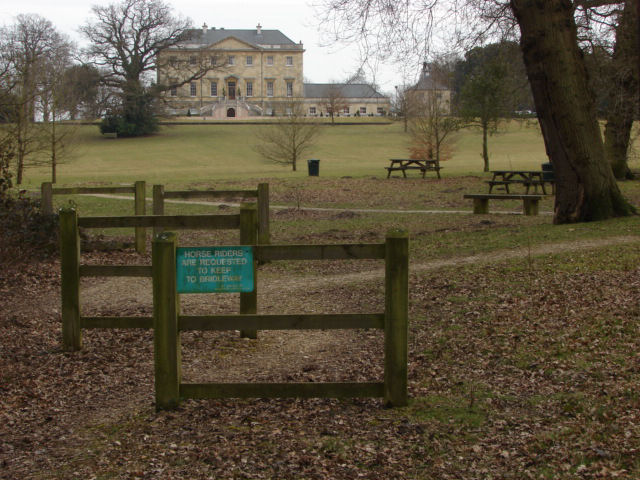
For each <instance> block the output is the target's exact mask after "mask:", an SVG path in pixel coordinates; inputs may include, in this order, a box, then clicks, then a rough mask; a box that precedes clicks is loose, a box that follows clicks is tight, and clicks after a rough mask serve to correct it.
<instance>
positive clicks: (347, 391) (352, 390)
mask: <svg viewBox="0 0 640 480" xmlns="http://www.w3.org/2000/svg"><path fill="white" fill-rule="evenodd" d="M179 394H180V396H181V397H183V398H192V399H205V398H358V397H382V396H384V383H382V382H369V383H365V382H361V383H360V382H358V383H348V382H344V383H343V382H338V383H328V382H327V383H181V384H180V389H179Z"/></svg>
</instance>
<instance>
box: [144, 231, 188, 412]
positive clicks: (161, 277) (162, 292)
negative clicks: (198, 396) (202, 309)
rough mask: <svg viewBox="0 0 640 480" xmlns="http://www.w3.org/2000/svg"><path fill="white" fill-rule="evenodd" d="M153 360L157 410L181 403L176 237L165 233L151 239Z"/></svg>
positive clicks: (170, 407) (173, 406) (174, 406)
mask: <svg viewBox="0 0 640 480" xmlns="http://www.w3.org/2000/svg"><path fill="white" fill-rule="evenodd" d="M151 258H152V270H153V345H154V351H153V359H154V368H155V387H156V410H168V409H172V408H176V407H177V406H178V405H179V404H180V377H181V364H180V332H179V331H178V294H177V290H176V234H175V233H172V232H165V233H162V234H160V235H158V236H157V237H155V238H154V239H153V242H152V247H151Z"/></svg>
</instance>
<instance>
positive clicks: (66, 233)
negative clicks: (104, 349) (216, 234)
mask: <svg viewBox="0 0 640 480" xmlns="http://www.w3.org/2000/svg"><path fill="white" fill-rule="evenodd" d="M255 211H256V207H255V205H251V204H249V205H243V206H242V208H241V209H240V214H238V215H180V216H152V215H147V216H144V217H142V216H130V217H78V214H77V212H76V211H75V210H74V209H72V208H64V209H61V210H60V265H61V283H62V291H61V295H62V345H63V348H64V349H65V350H69V351H74V350H79V349H81V348H82V329H83V328H153V317H87V316H81V313H80V277H151V276H152V268H151V265H82V264H80V234H79V227H83V228H122V227H147V228H149V227H165V228H174V229H240V242H243V241H244V242H246V243H247V244H255V243H256V239H257V235H256V226H255V222H254V219H255ZM255 296H256V293H255V292H248V293H242V294H240V312H241V313H255V305H256V299H255ZM242 334H243V335H245V336H249V337H255V332H252V331H249V332H242Z"/></svg>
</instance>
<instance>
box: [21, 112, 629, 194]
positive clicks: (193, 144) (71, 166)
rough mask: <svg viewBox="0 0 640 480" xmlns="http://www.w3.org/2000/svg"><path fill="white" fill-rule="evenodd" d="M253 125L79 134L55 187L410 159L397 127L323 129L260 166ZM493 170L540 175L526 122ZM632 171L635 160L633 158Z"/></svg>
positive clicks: (468, 148)
mask: <svg viewBox="0 0 640 480" xmlns="http://www.w3.org/2000/svg"><path fill="white" fill-rule="evenodd" d="M259 128H269V127H266V126H256V125H175V126H165V127H163V128H162V130H161V132H160V134H159V135H155V136H152V137H145V138H131V139H117V140H115V139H107V138H104V137H102V136H101V135H100V133H99V131H98V128H97V127H96V126H81V127H79V128H78V133H77V138H78V144H77V146H76V148H75V150H74V151H73V156H72V158H70V159H69V160H68V161H67V162H66V163H64V164H62V165H60V167H59V172H58V183H59V184H61V185H62V184H78V183H83V184H90V183H130V182H132V181H133V180H146V181H147V182H148V183H149V184H153V183H161V184H165V185H185V184H188V183H191V182H194V181H196V180H199V181H208V182H214V181H218V180H221V179H264V178H288V179H291V178H302V177H305V176H306V175H307V165H306V159H307V158H318V159H320V175H321V176H322V177H327V178H336V177H343V176H352V177H371V176H374V177H383V176H384V175H385V174H386V171H385V170H384V167H385V166H387V165H388V159H389V158H403V157H406V156H408V150H407V145H408V140H409V136H408V135H407V134H406V133H404V132H403V127H402V123H400V122H398V123H393V124H390V125H385V124H365V125H336V126H331V125H325V126H323V127H322V129H321V135H320V137H319V138H318V141H317V143H316V145H315V147H314V148H313V150H312V151H311V152H310V153H309V154H308V155H306V156H305V158H304V159H302V160H301V161H300V162H299V164H298V171H297V172H292V171H291V169H290V168H289V167H283V166H279V165H275V164H272V163H268V162H265V161H264V160H262V159H261V158H260V157H259V155H258V154H257V153H256V152H255V151H254V150H253V146H254V145H255V143H256V141H257V140H256V137H255V131H256V129H259ZM489 141H490V144H489V148H490V155H491V167H492V168H496V169H498V168H503V169H504V168H519V169H539V168H540V164H541V163H543V162H545V161H546V156H545V153H544V145H543V141H542V137H541V135H540V133H539V130H538V129H537V127H535V126H533V125H532V124H530V123H527V122H516V121H513V122H511V123H509V124H505V126H504V128H503V129H502V130H501V131H500V133H498V134H496V135H493V136H492V137H491V138H490V140H489ZM480 152H481V135H480V132H478V131H475V130H464V131H461V132H460V133H458V134H457V135H456V140H455V147H454V152H453V158H452V159H450V160H448V161H446V162H444V163H443V167H444V170H443V175H444V176H448V177H451V176H457V175H467V174H478V173H480V172H481V170H482V159H481V158H480ZM632 162H633V165H632V166H633V167H634V168H638V166H639V165H640V161H638V159H637V158H635V159H634V160H633V161H632ZM25 177H26V180H25V181H26V183H25V187H26V188H28V189H35V188H37V187H38V186H39V185H40V183H41V182H43V181H46V180H48V177H49V173H48V171H47V169H45V168H35V167H34V168H31V169H29V170H28V171H27V173H26V176H25Z"/></svg>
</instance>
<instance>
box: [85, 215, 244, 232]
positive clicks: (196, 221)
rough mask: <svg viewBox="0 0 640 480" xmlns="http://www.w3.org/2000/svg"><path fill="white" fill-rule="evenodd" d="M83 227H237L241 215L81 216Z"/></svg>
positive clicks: (213, 228)
mask: <svg viewBox="0 0 640 480" xmlns="http://www.w3.org/2000/svg"><path fill="white" fill-rule="evenodd" d="M78 225H79V226H80V227H83V228H126V227H166V228H174V229H212V230H215V229H220V230H222V229H235V228H239V227H240V215H165V216H162V215H146V216H144V217H142V216H141V217H138V216H135V215H134V216H122V217H80V218H79V219H78Z"/></svg>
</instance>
